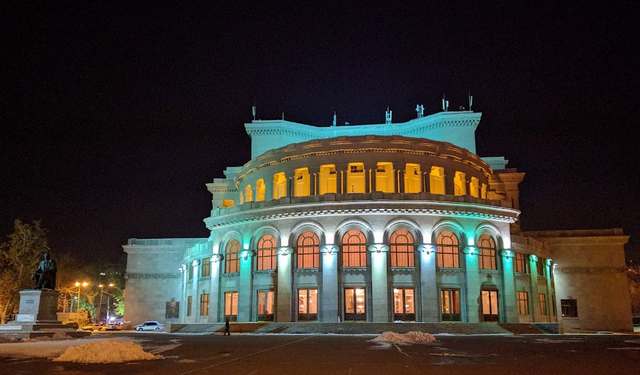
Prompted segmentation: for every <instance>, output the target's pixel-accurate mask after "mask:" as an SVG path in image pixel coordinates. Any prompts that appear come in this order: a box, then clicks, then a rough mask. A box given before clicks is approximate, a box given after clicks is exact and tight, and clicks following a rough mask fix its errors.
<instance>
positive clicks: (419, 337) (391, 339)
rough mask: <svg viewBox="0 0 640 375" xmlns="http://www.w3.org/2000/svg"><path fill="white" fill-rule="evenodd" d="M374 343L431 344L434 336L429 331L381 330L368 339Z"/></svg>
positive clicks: (434, 340)
mask: <svg viewBox="0 0 640 375" xmlns="http://www.w3.org/2000/svg"><path fill="white" fill-rule="evenodd" d="M369 341H371V342H375V343H388V344H397V345H413V344H423V345H424V344H432V343H434V342H436V338H435V336H433V335H432V334H430V333H425V332H420V331H411V332H407V333H397V332H390V331H387V332H382V334H380V335H378V336H376V337H374V338H373V339H371V340H369Z"/></svg>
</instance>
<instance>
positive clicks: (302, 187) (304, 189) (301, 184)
mask: <svg viewBox="0 0 640 375" xmlns="http://www.w3.org/2000/svg"><path fill="white" fill-rule="evenodd" d="M293 181H294V183H293V196H294V197H308V196H309V195H310V194H311V177H310V176H309V168H306V167H305V168H298V169H296V170H295V174H294V176H293Z"/></svg>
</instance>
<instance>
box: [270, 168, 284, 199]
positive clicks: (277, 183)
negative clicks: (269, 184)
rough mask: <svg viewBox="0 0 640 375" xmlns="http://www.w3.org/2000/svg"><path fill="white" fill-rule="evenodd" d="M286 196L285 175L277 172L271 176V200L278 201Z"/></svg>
mask: <svg viewBox="0 0 640 375" xmlns="http://www.w3.org/2000/svg"><path fill="white" fill-rule="evenodd" d="M286 196H287V175H286V174H285V173H284V172H278V173H275V174H274V175H273V199H280V198H284V197H286Z"/></svg>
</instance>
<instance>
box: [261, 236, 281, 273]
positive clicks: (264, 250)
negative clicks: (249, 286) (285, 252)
mask: <svg viewBox="0 0 640 375" xmlns="http://www.w3.org/2000/svg"><path fill="white" fill-rule="evenodd" d="M257 262H258V271H265V270H275V269H276V239H275V238H274V237H273V236H272V235H270V234H265V235H264V236H262V237H260V240H259V241H258V256H257Z"/></svg>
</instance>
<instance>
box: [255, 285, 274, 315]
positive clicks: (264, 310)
mask: <svg viewBox="0 0 640 375" xmlns="http://www.w3.org/2000/svg"><path fill="white" fill-rule="evenodd" d="M273 301H274V292H273V289H269V290H259V291H258V320H259V321H269V320H273Z"/></svg>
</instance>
